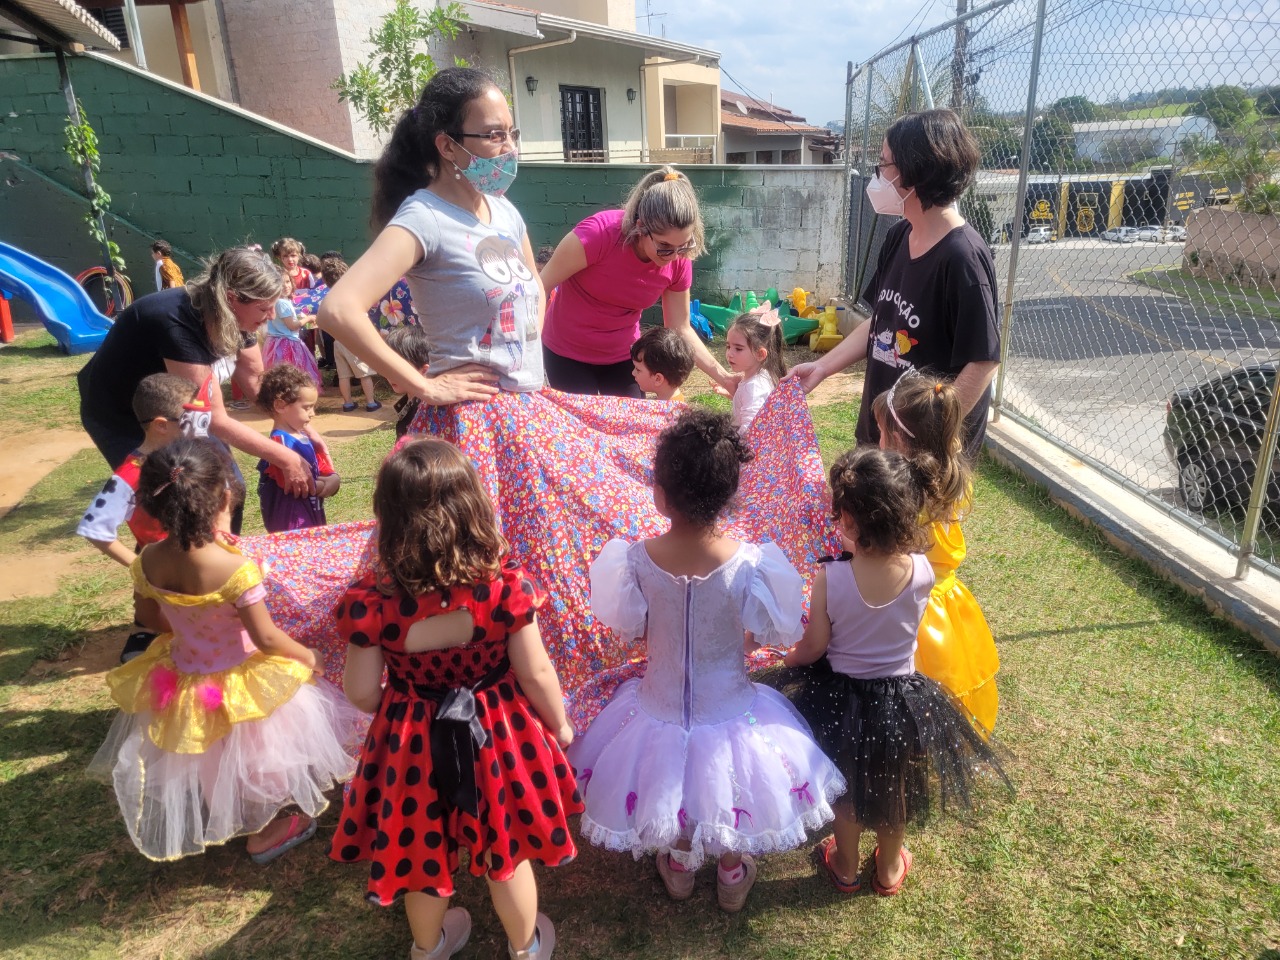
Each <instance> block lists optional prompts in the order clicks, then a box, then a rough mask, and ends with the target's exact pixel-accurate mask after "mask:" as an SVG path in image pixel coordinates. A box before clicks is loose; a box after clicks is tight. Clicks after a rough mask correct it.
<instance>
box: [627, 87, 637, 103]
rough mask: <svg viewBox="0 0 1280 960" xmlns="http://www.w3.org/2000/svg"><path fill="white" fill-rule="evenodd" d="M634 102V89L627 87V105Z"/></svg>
mask: <svg viewBox="0 0 1280 960" xmlns="http://www.w3.org/2000/svg"><path fill="white" fill-rule="evenodd" d="M635 102H636V91H635V88H634V87H627V103H635Z"/></svg>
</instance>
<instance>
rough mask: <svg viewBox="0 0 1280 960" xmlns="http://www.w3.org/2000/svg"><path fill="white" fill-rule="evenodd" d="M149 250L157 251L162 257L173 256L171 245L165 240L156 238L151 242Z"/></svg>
mask: <svg viewBox="0 0 1280 960" xmlns="http://www.w3.org/2000/svg"><path fill="white" fill-rule="evenodd" d="M151 252H152V253H158V254H160V256H162V257H171V256H173V247H171V246H169V241H167V240H157V241H156V242H155V243H153V244H151Z"/></svg>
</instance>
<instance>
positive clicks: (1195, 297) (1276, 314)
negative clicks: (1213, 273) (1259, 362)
mask: <svg viewBox="0 0 1280 960" xmlns="http://www.w3.org/2000/svg"><path fill="white" fill-rule="evenodd" d="M1128 276H1129V278H1130V279H1132V280H1136V281H1137V282H1138V283H1142V284H1145V285H1146V286H1148V287H1154V288H1155V289H1157V290H1163V291H1164V292H1165V293H1172V294H1174V295H1176V296H1179V297H1185V298H1187V299H1188V300H1191V301H1193V302H1195V303H1198V304H1203V305H1204V306H1208V307H1213V308H1216V309H1218V310H1222V311H1226V312H1228V313H1230V314H1235V315H1238V316H1240V317H1241V318H1242V319H1244V320H1246V321H1247V320H1249V319H1256V318H1270V319H1272V320H1280V291H1277V290H1275V289H1272V288H1268V287H1248V288H1246V287H1241V286H1238V285H1236V284H1231V283H1224V282H1223V281H1221V280H1210V279H1208V278H1207V277H1197V276H1195V275H1194V274H1192V273H1191V272H1190V271H1188V270H1186V269H1185V268H1183V267H1181V266H1163V267H1147V268H1144V269H1142V270H1135V271H1134V272H1133V273H1131V274H1128ZM1272 326H1273V325H1272V324H1268V325H1267V329H1268V330H1270V329H1272Z"/></svg>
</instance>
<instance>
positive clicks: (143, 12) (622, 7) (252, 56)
mask: <svg viewBox="0 0 1280 960" xmlns="http://www.w3.org/2000/svg"><path fill="white" fill-rule="evenodd" d="M31 2H37V3H62V2H63V0H31ZM418 2H419V5H420V6H421V5H426V4H428V3H430V2H432V0H418ZM131 5H132V6H133V8H134V10H135V11H136V15H137V19H136V21H134V20H133V19H132V18H131V17H130V9H129V5H126V0H81V3H80V7H82V8H86V10H87V14H88V16H90V17H92V18H94V19H95V20H96V23H95V26H98V25H100V26H101V27H102V28H103V30H101V31H98V33H99V34H100V35H101V36H102V37H106V38H107V40H109V39H110V37H111V36H112V35H113V36H114V37H115V39H116V40H117V41H118V43H119V45H120V47H121V49H120V50H119V51H118V52H117V51H115V50H112V49H110V46H111V45H110V43H109V42H107V40H104V41H103V42H101V43H99V44H95V45H94V46H97V47H98V48H99V49H103V50H108V51H109V52H110V53H111V54H112V55H113V56H116V57H118V58H120V59H121V60H124V61H125V62H129V63H137V62H138V59H139V50H141V52H142V54H143V56H144V58H145V63H146V69H147V70H149V71H151V72H153V73H155V74H158V75H160V76H163V77H165V78H166V79H169V80H173V81H174V82H177V83H182V84H185V85H186V86H189V87H192V88H193V89H197V90H201V91H203V92H204V93H206V94H209V95H211V96H216V97H218V98H220V99H222V100H226V101H228V102H230V103H235V104H238V105H239V106H241V107H243V108H245V109H247V110H251V111H253V112H254V113H257V114H260V115H261V116H264V117H266V118H268V119H270V120H274V121H276V122H277V123H281V124H283V125H285V126H288V127H291V128H293V129H296V130H299V131H301V132H303V133H306V134H309V135H311V136H313V137H315V138H316V139H318V140H322V141H324V142H326V143H330V144H332V145H334V146H336V147H340V148H342V149H345V150H349V151H351V152H353V153H355V154H357V155H359V156H365V157H373V156H376V155H377V154H378V153H379V151H380V150H381V147H382V138H381V137H379V135H377V134H376V133H375V132H374V131H373V130H372V129H370V127H369V126H368V124H366V123H365V122H364V121H363V120H362V119H361V118H360V117H359V116H357V115H356V114H355V112H354V111H353V110H352V109H351V108H350V107H349V106H348V105H347V104H345V103H342V102H341V101H339V99H338V96H337V94H336V93H335V92H334V91H333V90H332V88H331V85H332V83H333V81H334V80H335V79H336V78H337V77H338V76H339V75H340V74H343V73H349V72H351V71H352V70H353V69H354V68H355V66H356V65H357V64H358V63H360V62H362V61H365V60H367V59H368V58H369V56H370V50H369V45H368V43H367V38H368V35H369V32H370V31H371V30H372V29H374V27H375V26H376V25H377V24H378V23H379V21H380V20H381V18H382V17H383V16H384V15H385V14H387V13H388V12H389V11H390V10H391V9H392V8H393V7H394V0H175V2H169V0H132V4H131ZM72 6H74V4H72ZM460 6H461V8H462V11H463V18H462V23H463V29H462V31H461V32H460V33H459V35H458V38H457V39H456V41H454V42H453V43H452V44H451V45H449V46H448V47H447V48H446V49H442V50H439V51H435V57H436V61H437V63H439V64H448V63H451V62H452V59H453V57H454V56H460V57H463V58H465V59H466V60H467V61H468V62H470V63H472V64H474V65H476V66H481V67H485V68H487V69H488V70H490V71H491V72H492V73H493V74H494V75H495V77H496V78H497V79H498V80H499V81H500V82H501V83H502V86H503V87H504V88H505V89H506V91H507V93H508V94H509V96H510V100H511V105H512V110H513V112H514V114H515V118H516V123H517V125H518V126H519V127H520V129H521V131H522V133H523V140H522V156H523V157H524V158H525V159H528V160H544V161H547V160H550V161H554V160H563V161H570V160H572V161H578V162H582V161H588V162H615V163H635V162H642V161H649V160H655V161H666V160H678V161H681V162H703V163H710V162H713V161H716V160H719V159H721V158H722V156H723V151H722V150H721V148H720V144H719V122H718V120H719V118H718V112H719V102H720V65H719V60H720V55H719V54H718V53H717V52H716V51H714V50H709V49H706V48H704V47H696V46H692V45H690V44H686V43H679V42H676V41H673V40H668V39H666V38H662V37H651V36H649V35H647V34H642V33H637V32H636V30H635V0H530V2H529V3H528V4H527V5H525V6H515V5H512V4H506V3H499V2H494V0H460ZM3 10H4V5H3V3H0V24H3V23H4V14H3ZM14 29H15V30H16V29H18V28H17V26H15V28H14ZM3 33H4V31H3V30H2V29H0V34H3ZM13 46H14V49H12V50H10V49H8V48H7V44H6V41H5V40H3V39H0V54H3V53H8V52H25V51H27V50H29V49H30V47H29V46H26V47H20V46H19V45H16V44H15V45H13Z"/></svg>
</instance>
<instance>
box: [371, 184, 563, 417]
mask: <svg viewBox="0 0 1280 960" xmlns="http://www.w3.org/2000/svg"><path fill="white" fill-rule="evenodd" d="M488 201H489V211H490V214H491V222H490V223H487V224H486V223H481V222H480V221H479V220H477V219H476V217H475V216H474V215H473V214H472V213H471V212H470V211H468V210H463V209H462V208H461V207H456V206H454V205H453V204H452V203H449V202H448V201H446V200H442V199H440V197H438V196H436V195H435V194H434V193H432V192H431V191H430V190H419V191H417V192H416V193H414V194H412V195H411V196H409V197H408V198H407V199H406V200H405V201H404V203H402V204H400V209H399V210H397V211H396V215H395V216H394V217H393V218H392V220H391V224H390V225H391V226H395V227H402V228H403V229H405V230H407V231H409V233H411V234H413V236H414V237H415V238H417V240H418V242H419V243H420V244H422V250H423V257H422V259H421V260H420V261H419V262H418V263H416V264H415V265H414V266H413V268H412V269H411V270H410V271H409V272H408V273H407V274H405V277H406V279H408V281H409V291H410V293H412V294H413V306H414V309H415V310H416V311H417V313H418V316H419V318H420V322H421V323H422V329H423V330H424V331H425V332H426V334H427V338H428V340H430V341H431V372H432V373H444V372H446V371H448V370H452V369H454V368H455V367H460V366H463V365H464V364H468V363H482V364H484V365H485V366H487V367H490V368H492V369H493V371H494V372H495V373H497V374H498V378H499V379H498V385H499V387H501V388H502V389H503V390H510V391H515V392H518V393H528V392H532V391H535V390H541V389H542V386H543V377H542V344H541V342H540V341H539V338H538V282H537V280H535V279H534V276H533V273H532V271H530V269H529V266H528V264H527V263H525V260H524V237H525V226H524V220H523V219H522V218H521V216H520V214H519V213H518V212H516V208H515V207H514V206H512V205H511V202H510V201H509V200H507V199H505V198H503V197H489V198H488Z"/></svg>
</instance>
